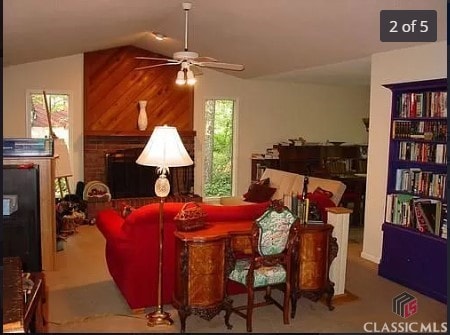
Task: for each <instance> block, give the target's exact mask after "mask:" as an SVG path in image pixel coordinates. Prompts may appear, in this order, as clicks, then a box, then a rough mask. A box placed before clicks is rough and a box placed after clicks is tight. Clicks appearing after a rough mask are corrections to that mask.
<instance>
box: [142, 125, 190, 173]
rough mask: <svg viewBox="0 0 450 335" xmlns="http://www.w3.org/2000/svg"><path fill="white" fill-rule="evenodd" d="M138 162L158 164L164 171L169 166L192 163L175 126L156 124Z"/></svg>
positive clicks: (149, 164) (151, 164)
mask: <svg viewBox="0 0 450 335" xmlns="http://www.w3.org/2000/svg"><path fill="white" fill-rule="evenodd" d="M136 163H137V164H139V165H147V166H156V167H158V168H160V169H161V171H162V172H166V171H167V170H168V169H169V167H177V166H187V165H192V164H194V162H193V161H192V159H191V157H190V156H189V154H188V152H187V151H186V148H185V147H184V145H183V142H182V141H181V138H180V135H179V134H178V132H177V129H176V128H175V127H170V126H167V125H165V126H156V127H155V129H153V133H152V135H151V136H150V139H149V140H148V142H147V144H146V145H145V147H144V150H143V151H142V153H141V154H140V155H139V157H138V159H137V160H136Z"/></svg>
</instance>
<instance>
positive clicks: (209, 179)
mask: <svg viewBox="0 0 450 335" xmlns="http://www.w3.org/2000/svg"><path fill="white" fill-rule="evenodd" d="M234 108H235V101H234V100H229V99H209V100H206V103H205V149H204V164H203V176H204V180H203V185H204V190H203V191H204V196H205V197H221V196H230V195H232V185H233V136H234Z"/></svg>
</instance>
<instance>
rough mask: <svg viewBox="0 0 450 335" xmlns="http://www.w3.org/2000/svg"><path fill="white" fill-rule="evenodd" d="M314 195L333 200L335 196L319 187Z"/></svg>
mask: <svg viewBox="0 0 450 335" xmlns="http://www.w3.org/2000/svg"><path fill="white" fill-rule="evenodd" d="M313 194H317V195H323V196H325V197H327V198H331V197H332V196H333V192H331V191H327V190H324V189H323V188H321V187H319V186H318V187H317V188H316V189H315V190H314V192H313Z"/></svg>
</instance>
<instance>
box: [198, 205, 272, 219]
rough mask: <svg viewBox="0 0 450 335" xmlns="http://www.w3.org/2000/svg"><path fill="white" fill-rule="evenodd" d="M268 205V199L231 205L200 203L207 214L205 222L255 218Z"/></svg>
mask: <svg viewBox="0 0 450 335" xmlns="http://www.w3.org/2000/svg"><path fill="white" fill-rule="evenodd" d="M269 205H270V201H266V202H261V203H252V204H248V205H233V206H217V205H211V204H205V203H201V204H200V206H202V209H203V210H204V211H205V212H206V214H207V215H208V216H207V222H208V221H212V222H217V221H246V220H256V219H257V218H258V217H260V216H261V215H262V214H263V213H264V212H265V211H266V209H267V208H268V207H269Z"/></svg>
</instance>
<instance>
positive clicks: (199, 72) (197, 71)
mask: <svg viewBox="0 0 450 335" xmlns="http://www.w3.org/2000/svg"><path fill="white" fill-rule="evenodd" d="M190 69H191V71H192V72H193V73H194V76H195V77H198V76H201V75H202V74H203V72H202V70H201V69H199V68H198V67H197V66H195V65H194V66H191V67H190Z"/></svg>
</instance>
